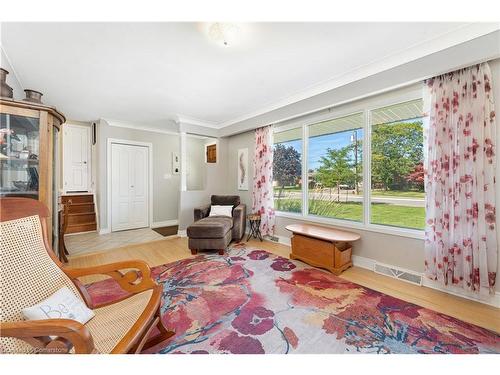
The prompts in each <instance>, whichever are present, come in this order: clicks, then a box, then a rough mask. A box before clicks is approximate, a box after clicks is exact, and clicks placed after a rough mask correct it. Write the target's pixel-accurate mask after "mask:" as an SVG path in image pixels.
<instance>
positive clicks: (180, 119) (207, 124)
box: [176, 115, 221, 129]
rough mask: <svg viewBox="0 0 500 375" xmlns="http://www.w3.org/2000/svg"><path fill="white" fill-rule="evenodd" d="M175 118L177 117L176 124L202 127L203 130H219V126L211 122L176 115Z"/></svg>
mask: <svg viewBox="0 0 500 375" xmlns="http://www.w3.org/2000/svg"><path fill="white" fill-rule="evenodd" d="M176 117H177V118H176V122H177V123H180V124H189V125H196V126H203V127H205V128H211V129H220V128H221V126H220V124H217V123H215V122H211V121H205V120H200V119H197V118H194V117H190V116H185V115H177V116H176Z"/></svg>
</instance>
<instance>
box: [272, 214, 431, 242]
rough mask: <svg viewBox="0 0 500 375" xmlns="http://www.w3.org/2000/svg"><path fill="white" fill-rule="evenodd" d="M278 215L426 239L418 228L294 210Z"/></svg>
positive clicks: (278, 215)
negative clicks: (322, 215)
mask: <svg viewBox="0 0 500 375" xmlns="http://www.w3.org/2000/svg"><path fill="white" fill-rule="evenodd" d="M276 216H277V217H285V218H288V219H295V220H300V221H306V222H311V223H317V224H326V225H332V226H336V227H342V228H346V229H359V230H366V231H369V232H376V233H383V234H390V235H393V236H400V237H407V238H416V239H419V240H423V239H424V231H423V230H418V229H406V228H397V227H390V226H385V225H377V224H363V223H359V222H355V221H347V220H339V219H332V218H326V217H318V216H311V215H307V216H304V215H302V214H297V213H293V212H283V211H276Z"/></svg>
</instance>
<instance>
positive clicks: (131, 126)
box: [99, 118, 180, 135]
mask: <svg viewBox="0 0 500 375" xmlns="http://www.w3.org/2000/svg"><path fill="white" fill-rule="evenodd" d="M99 121H105V122H106V123H107V124H108V125H109V126H114V127H117V128H127V129H134V130H144V131H149V132H153V133H162V134H170V135H179V134H180V133H179V132H178V131H173V130H164V129H158V128H154V127H151V126H145V125H142V124H136V123H131V122H126V121H121V120H113V119H109V118H100V119H99Z"/></svg>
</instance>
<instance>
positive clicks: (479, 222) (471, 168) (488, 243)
mask: <svg viewBox="0 0 500 375" xmlns="http://www.w3.org/2000/svg"><path fill="white" fill-rule="evenodd" d="M426 90H428V96H427V98H428V99H429V102H428V104H427V105H426V106H427V108H426V112H427V118H426V121H427V124H426V137H425V138H426V148H427V151H428V155H427V159H426V166H425V167H426V175H425V177H426V181H425V186H426V230H425V272H426V275H427V276H428V277H430V278H431V279H433V280H438V281H439V282H441V283H442V284H444V285H453V286H458V287H462V288H464V289H467V290H470V291H474V292H476V293H482V294H484V293H486V291H489V292H490V293H493V292H494V285H495V278H496V272H497V236H496V227H495V223H496V220H495V152H496V150H495V141H496V131H495V111H494V102H493V93H492V90H491V73H490V68H489V66H488V64H487V63H483V64H480V65H476V66H473V67H470V68H467V69H462V70H460V71H456V72H453V73H448V74H445V75H442V76H439V77H435V78H432V79H429V80H428V81H427V82H426Z"/></svg>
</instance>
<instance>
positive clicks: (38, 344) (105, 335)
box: [0, 198, 174, 353]
mask: <svg viewBox="0 0 500 375" xmlns="http://www.w3.org/2000/svg"><path fill="white" fill-rule="evenodd" d="M48 215H49V211H48V209H47V207H45V206H44V205H43V204H42V203H40V202H38V201H36V200H33V199H27V198H1V199H0V233H1V241H0V280H2V284H3V285H2V300H1V301H0V303H1V306H0V353H140V352H141V351H142V350H145V349H147V348H150V347H152V346H155V345H158V344H160V343H162V342H163V341H165V340H167V339H168V338H169V337H171V336H172V335H173V334H174V332H172V331H168V330H167V329H166V328H165V326H164V325H163V323H162V321H161V316H160V300H161V291H162V289H161V287H160V286H159V285H158V284H157V283H156V282H155V281H154V280H153V279H152V278H151V271H150V269H149V266H148V265H147V264H146V263H145V262H143V261H140V260H130V261H124V262H118V263H113V264H106V265H102V266H97V267H89V268H71V267H66V266H64V265H63V264H62V263H61V262H60V261H59V259H57V257H56V255H55V254H54V252H53V251H52V249H51V247H50V245H49V244H48V236H47V233H48V232H47V230H48V228H47V220H46V219H47V217H48ZM120 270H122V271H120ZM138 271H139V272H138ZM97 274H100V275H107V276H110V277H112V278H113V279H114V280H116V281H117V282H118V283H119V285H120V287H121V288H123V289H124V290H125V291H127V292H129V295H128V296H127V297H124V298H123V299H121V300H119V301H113V302H112V303H107V304H102V305H99V306H96V305H94V304H93V303H92V301H91V299H90V296H89V294H88V293H87V291H86V289H85V287H84V285H83V284H82V282H81V281H79V280H78V278H80V277H83V276H88V275H97ZM64 286H66V287H68V288H69V289H70V290H71V291H73V292H74V293H75V295H77V296H78V297H80V298H81V300H82V301H84V302H85V303H86V304H87V306H88V307H89V308H90V309H92V310H93V311H94V313H95V316H94V317H93V318H92V319H91V320H90V321H88V322H87V323H86V324H84V325H83V324H80V323H79V322H77V321H75V320H70V319H47V320H29V321H25V320H23V318H22V315H21V310H22V309H23V308H25V307H29V306H33V305H35V304H37V303H39V302H40V301H42V300H44V299H45V298H47V297H49V296H50V295H52V294H53V293H54V292H56V291H57V290H59V289H60V288H62V287H64ZM155 327H157V329H158V331H159V333H158V334H157V335H156V336H154V337H152V338H149V336H150V334H151V333H152V332H153V331H154V329H155Z"/></svg>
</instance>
